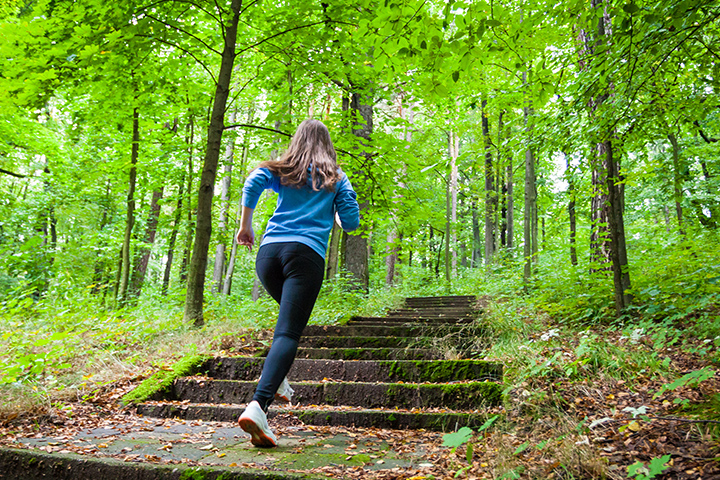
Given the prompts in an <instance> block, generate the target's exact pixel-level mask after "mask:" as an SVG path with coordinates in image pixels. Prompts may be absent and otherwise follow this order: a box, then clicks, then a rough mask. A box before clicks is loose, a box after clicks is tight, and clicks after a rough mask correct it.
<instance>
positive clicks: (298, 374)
mask: <svg viewBox="0 0 720 480" xmlns="http://www.w3.org/2000/svg"><path fill="white" fill-rule="evenodd" d="M263 363H264V359H262V358H256V357H224V358H223V357H220V358H212V359H210V360H208V361H207V362H206V363H205V364H204V365H203V366H202V368H201V369H200V370H201V371H202V372H205V374H206V375H207V376H209V377H212V378H215V379H222V380H253V379H257V378H259V377H260V374H261V373H262V366H263ZM324 378H331V379H333V380H335V381H343V382H384V383H387V382H411V383H420V382H452V381H461V380H493V381H499V380H501V379H502V365H501V364H497V363H493V362H486V361H483V360H419V361H409V360H372V361H368V360H361V361H345V360H313V359H306V358H298V359H296V360H295V363H294V364H293V366H292V368H291V369H290V373H288V380H290V382H291V384H292V382H294V381H309V380H316V381H320V380H323V379H324Z"/></svg>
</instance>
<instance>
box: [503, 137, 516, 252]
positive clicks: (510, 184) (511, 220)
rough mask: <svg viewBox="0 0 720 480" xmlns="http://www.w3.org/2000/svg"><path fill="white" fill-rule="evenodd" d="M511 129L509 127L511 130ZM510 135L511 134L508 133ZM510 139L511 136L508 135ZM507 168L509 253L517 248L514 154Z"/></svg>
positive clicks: (510, 155)
mask: <svg viewBox="0 0 720 480" xmlns="http://www.w3.org/2000/svg"><path fill="white" fill-rule="evenodd" d="M509 128H510V127H508V129H509ZM508 133H509V132H508ZM508 138H509V135H508ZM507 162H508V163H507V166H506V167H505V168H506V173H505V177H506V178H505V181H506V182H507V183H506V196H507V244H506V245H507V249H508V252H512V249H513V248H514V246H515V241H514V236H515V199H514V198H513V195H514V192H513V190H514V181H513V157H512V153H508V155H507Z"/></svg>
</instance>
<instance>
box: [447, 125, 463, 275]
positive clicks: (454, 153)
mask: <svg viewBox="0 0 720 480" xmlns="http://www.w3.org/2000/svg"><path fill="white" fill-rule="evenodd" d="M449 150H450V152H449V153H450V186H449V188H450V224H449V225H448V227H449V229H450V236H449V237H448V248H449V249H450V251H451V253H452V258H451V260H452V264H451V274H452V276H453V277H455V276H457V260H458V257H457V229H456V225H457V203H458V165H457V159H458V157H459V156H460V137H459V136H458V134H457V132H456V131H455V130H450V141H449Z"/></svg>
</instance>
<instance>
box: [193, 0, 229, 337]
mask: <svg viewBox="0 0 720 480" xmlns="http://www.w3.org/2000/svg"><path fill="white" fill-rule="evenodd" d="M241 5H242V0H232V1H231V5H230V9H231V15H230V21H229V24H228V25H226V28H225V39H224V40H225V46H224V49H223V53H222V61H221V63H220V72H219V74H218V77H217V86H216V89H215V99H214V101H213V108H212V114H211V117H210V125H209V126H208V138H207V147H206V151H205V159H204V162H203V171H202V176H201V178H200V191H199V193H198V212H197V225H196V228H195V244H194V246H193V255H192V260H191V262H190V269H189V272H188V286H187V296H186V298H185V313H184V317H183V318H184V321H186V322H190V321H191V322H193V324H194V325H195V326H197V327H199V326H202V325H203V324H204V323H205V322H204V320H203V293H204V288H205V270H206V267H207V257H208V247H209V246H210V235H211V233H212V201H213V193H214V190H215V174H216V172H217V164H218V159H219V157H220V146H221V142H222V134H223V127H224V120H225V105H226V104H227V99H228V95H229V94H230V79H231V77H232V69H233V63H234V61H235V42H236V37H237V26H238V20H239V19H240V7H241Z"/></svg>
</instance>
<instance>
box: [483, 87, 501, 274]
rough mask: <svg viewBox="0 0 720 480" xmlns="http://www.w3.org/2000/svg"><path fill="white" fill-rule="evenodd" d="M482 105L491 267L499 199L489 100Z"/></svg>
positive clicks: (487, 260) (487, 242) (487, 256)
mask: <svg viewBox="0 0 720 480" xmlns="http://www.w3.org/2000/svg"><path fill="white" fill-rule="evenodd" d="M481 104H482V107H481V113H482V136H483V145H484V151H485V265H486V266H489V265H490V264H491V263H492V261H493V257H494V255H495V212H496V210H497V201H498V198H497V192H496V191H495V178H494V171H493V158H492V151H491V148H492V141H491V140H490V122H489V120H488V116H487V111H486V109H487V100H486V99H485V98H483V99H482V102H481Z"/></svg>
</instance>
